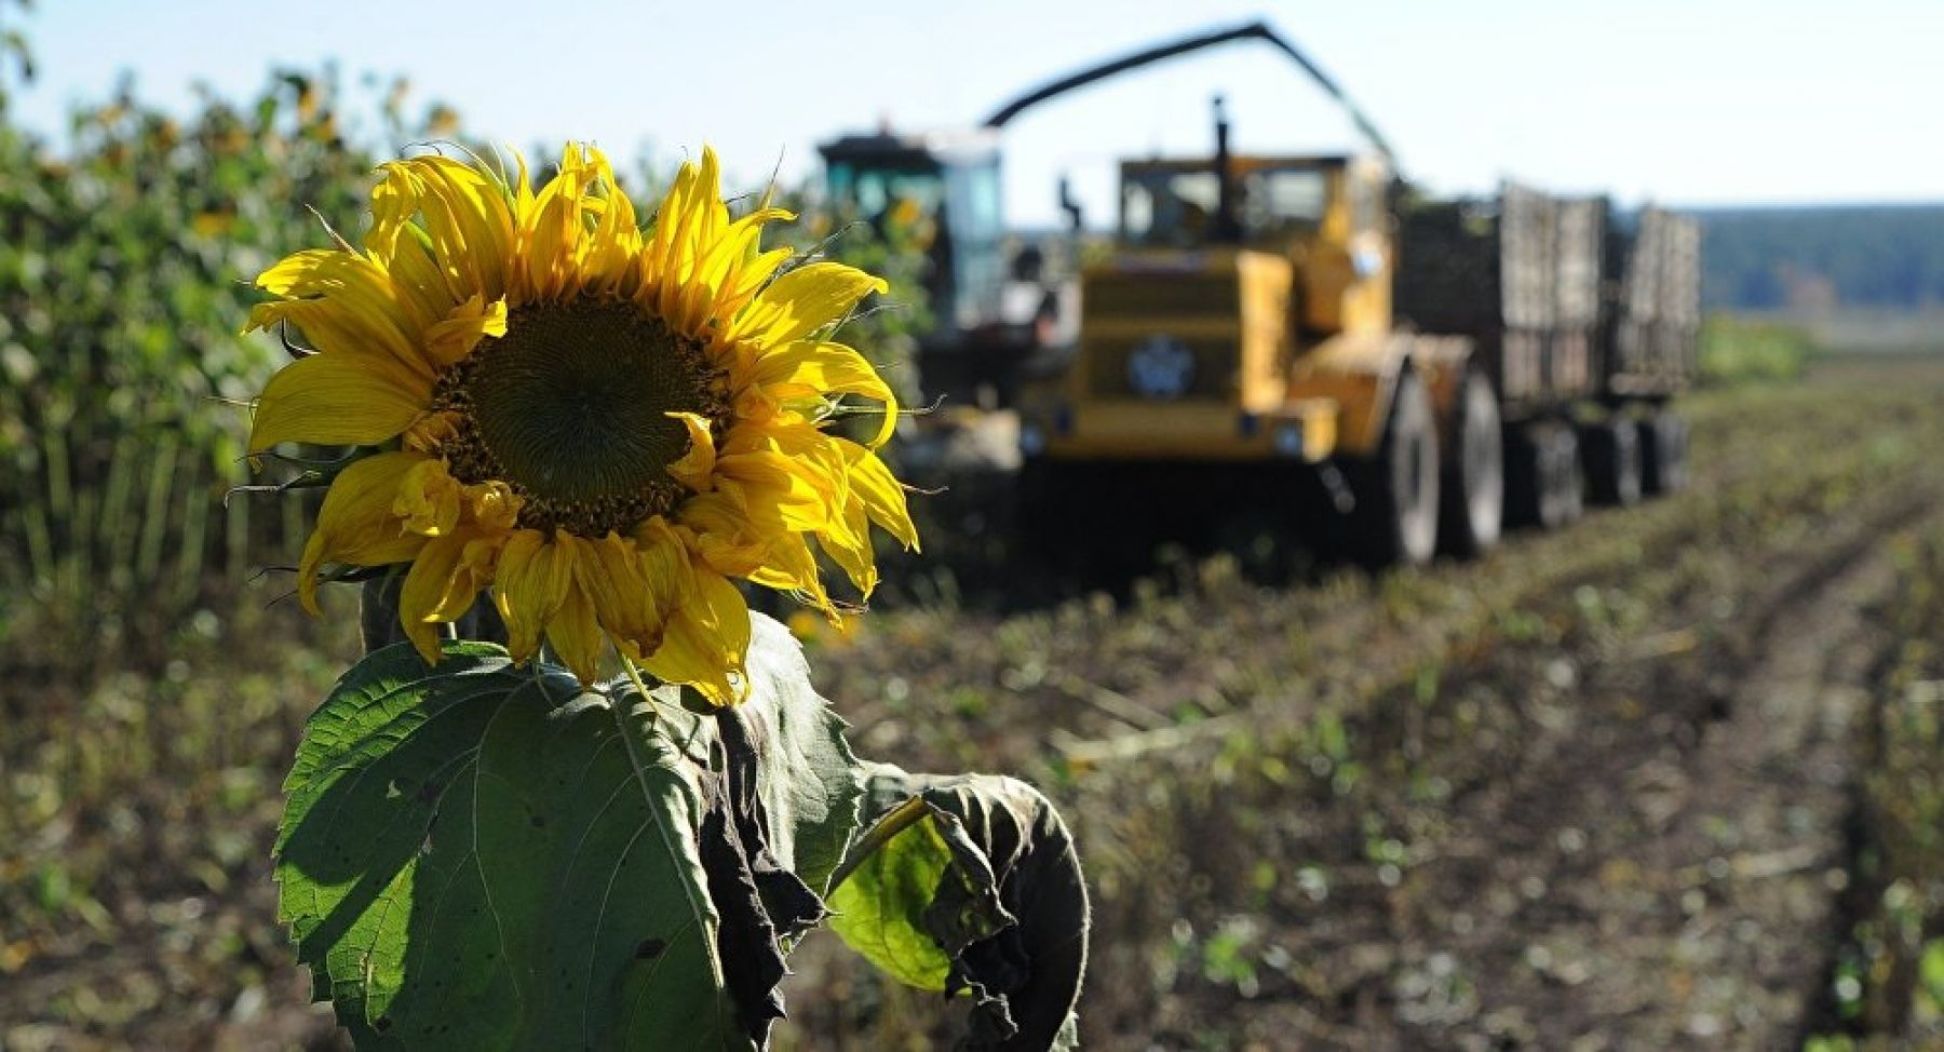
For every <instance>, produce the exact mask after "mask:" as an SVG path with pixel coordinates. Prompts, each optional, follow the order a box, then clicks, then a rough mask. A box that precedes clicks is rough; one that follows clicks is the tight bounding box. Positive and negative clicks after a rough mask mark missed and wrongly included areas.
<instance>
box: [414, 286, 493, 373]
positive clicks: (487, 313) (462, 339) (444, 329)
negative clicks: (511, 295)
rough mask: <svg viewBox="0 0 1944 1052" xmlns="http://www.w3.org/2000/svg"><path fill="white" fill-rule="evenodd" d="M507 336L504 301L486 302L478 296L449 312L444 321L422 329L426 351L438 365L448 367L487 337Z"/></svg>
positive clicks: (470, 351)
mask: <svg viewBox="0 0 1944 1052" xmlns="http://www.w3.org/2000/svg"><path fill="white" fill-rule="evenodd" d="M504 335H506V301H505V300H494V301H493V302H491V303H488V302H486V301H485V299H483V298H482V297H479V296H474V297H473V298H472V299H469V300H467V301H466V302H464V303H461V304H460V305H459V306H457V307H454V308H453V309H452V313H451V314H450V315H449V316H447V317H446V319H445V320H444V321H441V322H438V323H436V324H434V325H432V326H431V327H429V328H427V329H426V330H425V351H426V353H427V354H428V355H430V356H431V357H432V360H433V361H436V362H438V363H439V364H440V365H451V364H452V363H454V362H457V361H458V360H459V359H461V358H464V357H465V356H466V355H469V354H471V353H472V351H473V348H474V347H477V346H478V345H479V341H480V340H482V339H484V338H485V337H488V336H504Z"/></svg>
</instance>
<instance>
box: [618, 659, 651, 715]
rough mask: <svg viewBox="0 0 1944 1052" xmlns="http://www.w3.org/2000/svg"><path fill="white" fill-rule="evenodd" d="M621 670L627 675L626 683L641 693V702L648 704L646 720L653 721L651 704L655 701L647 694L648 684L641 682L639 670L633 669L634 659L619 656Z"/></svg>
mask: <svg viewBox="0 0 1944 1052" xmlns="http://www.w3.org/2000/svg"><path fill="white" fill-rule="evenodd" d="M615 653H617V654H620V653H621V648H620V647H616V648H615ZM621 669H622V671H624V672H626V673H627V674H628V682H630V683H632V684H634V689H635V690H637V691H639V692H640V693H641V700H643V701H646V702H649V703H650V705H649V708H648V718H649V719H650V720H653V719H654V713H655V709H654V705H653V702H654V700H655V699H654V696H653V695H651V694H649V693H648V684H647V683H646V682H644V681H643V680H642V678H641V670H640V669H637V668H635V663H634V659H633V658H630V657H629V656H628V655H626V654H621Z"/></svg>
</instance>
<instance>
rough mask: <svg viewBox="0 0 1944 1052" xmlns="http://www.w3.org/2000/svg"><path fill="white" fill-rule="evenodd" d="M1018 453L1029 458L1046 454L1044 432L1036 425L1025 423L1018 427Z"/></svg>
mask: <svg viewBox="0 0 1944 1052" xmlns="http://www.w3.org/2000/svg"><path fill="white" fill-rule="evenodd" d="M1019 452H1020V453H1021V454H1022V455H1024V456H1029V457H1036V456H1039V455H1040V454H1041V453H1044V452H1046V432H1045V431H1044V430H1042V429H1041V428H1040V426H1039V425H1038V424H1035V423H1031V422H1027V423H1023V424H1020V425H1019Z"/></svg>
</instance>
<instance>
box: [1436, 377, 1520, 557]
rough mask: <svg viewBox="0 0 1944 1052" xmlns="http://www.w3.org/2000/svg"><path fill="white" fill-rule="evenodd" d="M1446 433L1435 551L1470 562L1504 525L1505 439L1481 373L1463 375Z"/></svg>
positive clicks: (1489, 388) (1493, 541) (1494, 399)
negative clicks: (1449, 440) (1450, 442)
mask: <svg viewBox="0 0 1944 1052" xmlns="http://www.w3.org/2000/svg"><path fill="white" fill-rule="evenodd" d="M1457 411H1458V418H1457V420H1456V421H1455V422H1454V425H1453V427H1452V429H1451V432H1452V435H1453V437H1454V438H1456V439H1457V448H1455V449H1453V450H1452V451H1451V459H1450V460H1449V462H1448V463H1447V464H1446V465H1445V472H1444V480H1443V499H1442V501H1441V504H1442V505H1443V507H1442V514H1441V516H1440V518H1441V522H1440V524H1439V531H1438V541H1439V546H1440V547H1441V548H1443V549H1444V550H1445V551H1447V552H1450V553H1451V554H1453V555H1457V556H1463V557H1470V556H1476V555H1479V554H1482V553H1484V552H1486V551H1489V550H1490V549H1491V548H1492V547H1493V546H1494V545H1496V544H1497V543H1498V540H1499V534H1500V532H1501V531H1502V529H1503V528H1504V524H1505V436H1504V429H1503V425H1502V424H1501V423H1500V421H1499V408H1498V396H1497V395H1496V394H1494V393H1493V392H1492V382H1491V381H1490V380H1488V379H1486V378H1485V376H1484V375H1483V374H1480V373H1476V372H1468V373H1466V375H1465V380H1464V384H1463V386H1462V387H1461V388H1460V389H1459V391H1458V407H1457Z"/></svg>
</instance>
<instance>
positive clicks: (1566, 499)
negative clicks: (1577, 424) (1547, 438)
mask: <svg viewBox="0 0 1944 1052" xmlns="http://www.w3.org/2000/svg"><path fill="white" fill-rule="evenodd" d="M1551 431H1552V444H1551V449H1552V470H1551V473H1550V476H1549V477H1550V478H1551V480H1552V484H1551V495H1552V502H1553V508H1554V514H1553V516H1552V517H1551V518H1550V519H1549V520H1547V522H1546V528H1547V529H1549V530H1550V529H1557V528H1558V527H1561V526H1565V525H1567V524H1568V523H1574V522H1578V521H1579V519H1580V516H1581V515H1582V514H1584V513H1585V511H1586V474H1585V470H1584V468H1583V466H1582V464H1581V461H1580V446H1579V432H1578V431H1576V430H1574V429H1573V427H1572V426H1571V425H1569V424H1560V425H1557V426H1555V427H1553V428H1552V429H1551Z"/></svg>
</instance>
